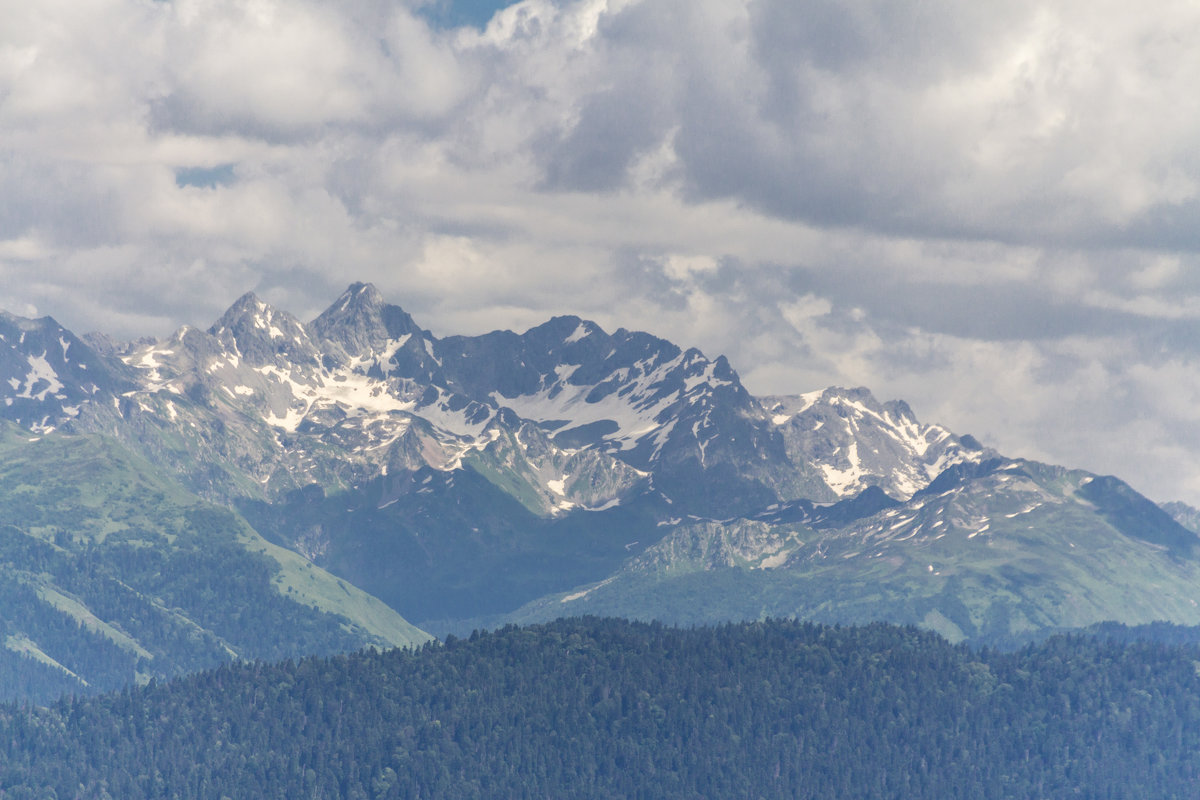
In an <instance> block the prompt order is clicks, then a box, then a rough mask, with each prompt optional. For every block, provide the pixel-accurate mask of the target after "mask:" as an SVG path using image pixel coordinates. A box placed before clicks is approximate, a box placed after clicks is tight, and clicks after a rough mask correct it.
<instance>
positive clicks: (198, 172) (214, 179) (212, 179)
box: [175, 164, 236, 189]
mask: <svg viewBox="0 0 1200 800" xmlns="http://www.w3.org/2000/svg"><path fill="white" fill-rule="evenodd" d="M233 166H234V165H233V164H218V165H217V166H215V167H179V168H178V169H176V170H175V185H176V186H196V187H198V188H201V189H215V188H216V187H218V186H228V185H229V184H231V183H233V182H234V180H235V179H236V176H235V175H234V174H233Z"/></svg>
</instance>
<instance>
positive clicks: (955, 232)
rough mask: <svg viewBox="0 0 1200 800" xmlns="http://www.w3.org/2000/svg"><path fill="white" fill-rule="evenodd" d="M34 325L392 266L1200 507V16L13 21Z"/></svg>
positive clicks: (412, 292) (289, 286)
mask: <svg viewBox="0 0 1200 800" xmlns="http://www.w3.org/2000/svg"><path fill="white" fill-rule="evenodd" d="M0 18H2V19H4V24H3V25H2V26H0V308H4V309H7V310H8V311H10V312H12V313H14V314H19V315H23V316H42V315H50V316H53V317H54V318H55V319H57V320H58V321H59V322H60V323H62V324H63V325H65V326H67V327H68V328H71V329H72V330H75V331H77V332H80V333H82V332H86V331H91V330H102V331H105V332H108V333H110V334H112V335H114V336H116V337H118V338H124V339H131V338H135V337H141V336H155V337H160V336H165V335H167V334H169V333H170V332H171V331H173V330H174V329H175V328H177V327H178V326H180V325H182V324H185V323H186V324H192V325H197V326H201V327H207V326H208V325H209V324H211V323H212V322H213V321H214V320H215V319H216V318H217V317H218V316H219V315H220V314H221V312H222V311H223V310H224V309H225V308H226V307H228V306H229V305H230V304H231V303H232V302H233V301H234V300H235V299H236V298H237V297H238V296H240V295H241V294H243V293H244V292H246V291H254V292H256V293H257V294H258V295H259V296H260V297H261V298H262V299H264V300H266V301H268V302H270V303H272V304H273V305H275V306H277V307H279V308H281V309H284V310H287V311H290V312H292V313H293V314H295V315H296V316H298V317H300V318H301V319H304V320H307V319H311V318H312V317H314V316H316V314H318V313H319V312H320V311H321V310H322V309H323V308H324V307H326V306H327V305H329V304H330V303H331V302H332V301H333V300H334V299H335V298H336V297H337V296H338V295H339V294H340V293H341V292H342V291H343V290H344V289H345V287H346V286H347V285H348V284H349V283H351V282H352V281H358V280H362V281H371V282H373V283H374V284H375V285H376V286H378V287H379V289H380V291H382V292H383V294H384V296H385V297H386V298H387V299H388V300H389V301H390V302H393V303H396V304H398V305H400V306H402V307H404V308H405V309H406V310H407V311H409V312H410V313H411V314H412V315H413V316H414V317H415V318H416V319H417V321H418V322H419V323H420V324H421V325H423V326H424V327H427V328H429V329H431V330H433V331H434V333H436V334H438V335H447V334H455V333H462V334H476V333H483V332H486V331H489V330H493V329H498V328H499V329H512V330H517V331H522V330H525V329H527V328H529V327H531V326H533V325H536V324H538V323H540V322H543V321H545V320H546V319H548V318H549V317H550V316H553V315H556V314H578V315H580V316H583V317H587V318H590V319H593V320H595V321H597V322H598V323H600V324H601V325H602V326H604V327H605V328H606V329H608V330H615V329H616V328H620V327H625V328H630V329H640V330H648V331H650V332H652V333H655V334H658V335H660V336H663V337H665V338H668V339H671V340H672V341H674V342H676V343H678V344H680V345H683V346H697V347H699V348H701V349H702V350H703V351H705V353H706V354H708V355H709V356H710V357H715V356H716V355H718V354H724V355H726V356H728V357H729V359H730V361H731V362H732V363H733V365H734V366H735V368H736V369H737V370H738V371H739V373H740V375H741V377H742V380H743V382H744V383H745V384H746V386H747V387H748V388H749V389H750V391H752V392H754V393H756V394H760V395H764V394H792V393H799V392H805V391H810V390H813V389H817V388H821V387H824V386H828V385H841V386H867V387H868V388H870V389H871V390H872V391H873V392H874V393H875V394H876V396H877V397H879V398H880V399H884V400H886V399H896V398H900V399H904V400H906V401H908V402H909V404H910V405H911V406H912V407H913V409H914V411H915V412H916V413H917V415H918V416H919V417H920V418H921V419H922V420H924V421H928V422H939V423H941V424H944V425H946V426H948V427H950V428H951V429H952V430H954V431H956V432H958V433H970V434H973V435H975V436H976V437H977V438H979V439H980V440H981V441H983V442H984V443H985V444H988V445H990V446H992V447H994V448H996V449H998V450H1000V451H1001V452H1002V453H1004V454H1006V455H1010V456H1014V457H1026V458H1033V459H1038V460H1042V461H1048V462H1051V463H1056V464H1063V465H1066V466H1069V467H1076V468H1083V469H1088V470H1091V471H1094V472H1099V473H1104V474H1117V475H1119V476H1120V477H1122V478H1124V479H1125V480H1127V481H1129V482H1130V483H1131V484H1132V485H1133V486H1134V487H1135V488H1137V489H1139V490H1140V491H1142V492H1144V493H1146V494H1147V495H1148V496H1150V497H1151V498H1152V499H1155V500H1158V501H1166V500H1176V499H1179V500H1184V501H1187V502H1190V503H1192V504H1193V505H1200V402H1198V401H1200V335H1198V334H1200V325H1198V323H1200V147H1198V146H1197V145H1198V143H1200V100H1197V99H1196V97H1197V94H1196V91H1195V87H1194V83H1195V76H1196V75H1198V74H1200V5H1198V4H1196V3H1195V2H1193V1H1192V0H1185V1H1184V2H1174V1H1173V0H1161V2H1158V3H1156V4H1155V7H1154V13H1147V10H1146V9H1145V8H1144V7H1143V6H1140V5H1138V4H1129V3H1125V2H1111V1H1109V0H1088V2H1082V1H1077V0H1058V2H1034V1H1031V2H1025V1H1024V0H1001V1H1000V2H994V3H963V2H958V0H953V1H951V0H522V2H518V3H515V4H512V5H507V6H506V5H505V4H504V3H501V2H453V0H433V2H407V3H406V2H396V0H392V1H391V2H383V1H382V0H380V1H377V0H339V2H323V1H322V0H286V1H285V0H159V1H154V0H39V2H36V3H30V2H25V1H22V2H16V0H0Z"/></svg>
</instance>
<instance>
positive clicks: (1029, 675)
mask: <svg viewBox="0 0 1200 800" xmlns="http://www.w3.org/2000/svg"><path fill="white" fill-rule="evenodd" d="M1197 657H1198V653H1197V651H1196V650H1195V649H1194V648H1191V647H1170V646H1167V645H1163V644H1157V643H1148V642H1132V643H1121V642H1116V641H1113V640H1102V639H1098V638H1085V637H1081V636H1068V637H1056V638H1054V639H1051V640H1048V641H1046V642H1042V643H1040V644H1037V645H1031V646H1028V647H1026V648H1024V649H1022V650H1019V651H1017V652H1008V653H1004V652H999V651H988V650H983V651H973V650H971V649H969V648H966V647H963V646H952V645H950V644H948V643H946V642H945V641H944V640H942V639H939V638H938V637H936V636H934V635H932V634H929V633H926V632H921V631H918V630H915V629H912V628H898V627H894V626H888V625H882V624H879V625H870V626H867V627H861V628H829V627H823V626H818V625H813V624H808V623H798V622H787V621H767V622H759V623H746V624H737V625H732V624H731V625H724V626H720V627H716V628H700V629H691V630H681V629H675V628H668V627H664V626H662V625H657V624H644V623H630V622H625V621H620V620H611V619H596V618H586V619H576V620H566V621H559V622H556V623H552V624H549V625H543V626H534V627H530V628H515V627H508V628H505V629H502V630H499V631H495V632H491V633H479V634H475V635H472V636H471V637H470V638H469V639H453V638H448V640H447V641H446V642H445V644H433V645H427V646H425V647H424V648H421V649H418V650H393V651H388V652H382V653H381V652H373V651H365V652H359V653H356V654H353V655H349V656H335V657H330V658H307V659H304V660H300V661H284V662H282V663H278V664H267V663H240V664H226V665H223V666H221V667H219V668H217V669H216V670H213V671H209V672H205V673H202V674H197V675H193V676H189V677H185V678H181V679H177V680H173V681H170V682H168V683H161V684H152V685H150V686H146V687H141V688H135V689H124V690H122V691H121V692H119V693H113V694H108V695H104V696H101V697H95V698H89V699H66V700H62V701H60V702H58V703H57V704H55V705H53V706H51V707H50V708H45V709H37V708H27V707H18V706H14V705H9V706H5V707H0V764H2V765H3V768H2V769H0V797H3V798H14V799H15V798H45V797H57V798H59V799H60V800H64V799H65V798H74V797H80V798H103V797H113V798H159V797H174V798H221V797H231V798H232V797H260V798H305V797H322V798H331V797H341V798H430V797H456V798H460V797H461V798H471V797H480V798H483V797H514V798H520V797H561V796H580V797H646V798H651V797H653V798H658V797H683V798H699V797H711V798H725V797H729V798H740V797H753V798H760V797H761V798H775V797H778V798H829V797H856V798H937V799H938V800H944V799H945V798H972V799H973V800H974V799H976V798H978V799H980V800H986V799H988V798H1034V797H1037V798H1041V797H1068V796H1079V797H1089V798H1145V797H1155V798H1170V797H1194V796H1195V795H1196V787H1197V786H1198V785H1200V677H1198V676H1197V666H1196V664H1197V661H1196V659H1197Z"/></svg>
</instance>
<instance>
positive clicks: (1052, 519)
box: [510, 459, 1200, 640]
mask: <svg viewBox="0 0 1200 800" xmlns="http://www.w3.org/2000/svg"><path fill="white" fill-rule="evenodd" d="M865 494H867V493H864V495H865ZM861 499H862V498H860V504H859V505H860V508H859V511H860V512H862V513H861V516H858V517H857V518H854V515H852V514H847V513H845V511H846V507H847V506H849V505H850V504H849V503H842V504H839V506H840V507H841V508H839V507H837V506H830V507H826V508H825V509H818V508H816V507H813V506H811V505H809V506H808V508H807V509H805V508H801V507H797V506H793V507H792V508H791V509H790V510H789V509H787V508H785V507H780V508H777V509H775V510H774V511H772V512H769V513H764V514H761V515H759V518H757V519H740V520H729V521H696V522H691V523H688V524H681V525H679V526H678V527H676V528H674V529H673V530H672V531H671V532H670V533H669V534H668V535H667V536H666V537H665V538H664V539H663V540H662V541H660V542H658V543H657V544H656V545H654V546H653V547H651V548H649V549H648V550H646V551H645V552H644V553H642V554H641V555H639V556H637V557H635V558H632V559H630V560H629V561H628V562H627V563H626V564H624V565H623V567H622V569H621V570H620V571H618V572H616V573H614V574H613V575H610V576H608V577H607V578H606V579H604V580H603V581H601V582H600V583H598V584H594V585H590V586H581V587H577V588H576V589H574V590H572V591H571V592H567V593H563V594H561V595H559V596H557V597H552V598H547V599H544V600H542V601H539V602H538V603H534V604H531V605H530V606H527V607H526V608H524V609H522V610H521V611H519V612H517V613H516V614H513V615H511V617H510V619H513V620H516V621H528V620H539V619H552V618H555V617H557V616H561V615H563V614H570V615H575V614H585V613H586V614H592V613H599V614H622V615H628V616H634V617H643V618H657V619H667V620H672V621H676V622H680V623H695V622H713V621H719V620H723V619H730V618H734V619H736V618H759V617H762V616H787V615H793V614H795V615H799V616H801V617H804V618H809V619H815V620H819V621H826V622H843V623H845V622H866V621H870V620H878V619H882V620H888V621H892V622H900V623H913V624H921V625H924V626H926V627H930V628H933V629H935V630H937V631H939V632H940V633H942V634H943V635H945V636H947V637H949V638H950V639H952V640H958V639H962V638H966V637H971V638H975V639H984V640H989V639H990V640H1000V639H1006V638H1010V637H1013V636H1018V637H1019V636H1020V635H1023V634H1030V633H1032V632H1034V631H1037V630H1042V629H1057V628H1078V627H1084V626H1087V625H1091V624H1093V623H1097V622H1100V621H1104V620H1116V619H1119V620H1122V621H1125V622H1128V623H1131V624H1136V623H1147V622H1151V621H1154V620H1164V619H1165V620H1173V621H1175V622H1179V623H1184V624H1193V625H1194V624H1198V623H1200V561H1198V560H1197V558H1196V555H1197V550H1198V549H1200V538H1198V537H1197V536H1196V534H1195V533H1193V532H1191V531H1188V530H1186V529H1185V528H1183V527H1182V526H1180V525H1179V524H1178V523H1176V522H1174V520H1172V519H1171V518H1170V517H1169V516H1168V515H1167V514H1166V513H1165V512H1163V511H1162V510H1161V509H1158V507H1157V506H1154V505H1153V504H1152V503H1149V501H1147V500H1145V498H1143V497H1141V496H1140V495H1138V494H1137V493H1136V492H1134V491H1133V490H1132V489H1130V488H1129V487H1128V485H1126V484H1124V483H1123V482H1121V481H1119V480H1117V479H1115V478H1111V477H1097V476H1093V475H1090V474H1088V473H1085V472H1081V471H1071V470H1065V469H1062V468H1058V467H1050V466H1046V465H1042V464H1037V463H1035V462H1028V461H1011V460H1004V459H995V460H992V461H989V462H985V463H984V464H982V465H979V466H978V467H974V468H971V469H964V468H962V467H957V468H952V469H951V470H948V471H947V472H945V473H943V475H942V476H941V477H940V478H939V479H938V480H936V481H934V482H933V484H932V485H931V486H930V487H927V488H926V489H925V490H922V491H920V492H918V493H916V494H915V495H914V496H913V497H912V498H911V499H910V500H909V501H908V502H906V503H878V502H874V503H871V502H867V503H862V502H861ZM838 511H841V512H842V513H840V514H839V513H837V512H838ZM831 518H832V519H831Z"/></svg>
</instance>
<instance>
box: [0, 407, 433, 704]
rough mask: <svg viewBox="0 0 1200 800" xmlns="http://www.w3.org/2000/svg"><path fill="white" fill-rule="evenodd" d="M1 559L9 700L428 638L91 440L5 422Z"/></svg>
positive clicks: (1, 679)
mask: <svg viewBox="0 0 1200 800" xmlns="http://www.w3.org/2000/svg"><path fill="white" fill-rule="evenodd" d="M0 565H2V569H0V644H3V646H4V647H3V649H2V650H0V687H4V689H3V693H4V696H5V697H13V696H16V695H14V694H12V692H13V691H14V689H13V687H16V686H20V685H22V684H24V685H27V686H28V688H29V691H21V692H19V693H18V694H19V695H20V696H24V697H33V698H42V699H49V698H50V697H52V696H54V695H55V694H57V693H59V692H60V691H89V692H90V691H98V690H104V689H111V688H115V687H119V686H121V685H122V684H124V683H126V682H129V681H133V680H138V681H144V680H148V679H149V678H152V677H157V678H165V677H170V676H173V675H177V674H181V673H183V672H186V671H192V670H195V669H199V668H203V667H207V666H211V665H214V664H216V663H219V662H220V661H223V660H228V659H230V658H240V659H256V658H269V659H278V658H284V657H295V656H300V655H306V654H309V653H315V652H324V653H332V652H339V651H345V650H354V649H357V648H360V647H362V646H364V645H368V644H373V645H378V646H394V645H411V644H418V643H420V642H423V641H425V640H427V639H428V636H427V635H426V634H424V633H423V632H421V631H419V630H417V629H416V628H414V627H413V626H411V625H409V624H408V623H407V622H405V621H404V619H402V618H401V617H400V616H399V615H398V614H397V613H396V612H394V611H393V610H391V609H390V608H388V607H387V606H385V605H384V604H383V603H381V602H380V601H379V600H377V599H375V598H373V597H371V596H369V595H367V594H366V593H364V592H363V591H362V590H360V589H358V588H357V587H354V586H351V585H349V584H346V583H345V582H344V581H340V580H338V579H337V578H335V577H334V576H332V575H330V574H328V573H327V572H325V571H324V570H322V569H320V568H318V567H316V566H314V565H313V564H312V563H310V562H308V561H306V560H305V559H303V558H302V557H301V556H299V555H297V554H296V553H294V552H291V551H289V550H285V549H283V548H280V547H278V546H276V545H273V544H271V543H269V542H267V541H265V540H264V539H262V537H260V536H259V535H258V534H257V533H256V532H255V531H254V530H253V529H252V528H251V527H250V526H249V525H247V524H246V522H245V521H244V520H243V519H241V518H240V517H239V516H237V515H236V514H235V513H233V512H231V511H229V510H228V509H224V508H221V507H219V506H215V505H212V504H210V503H205V502H203V501H201V500H200V499H199V498H197V497H195V496H194V495H192V494H190V493H189V492H187V491H186V490H184V489H183V488H182V487H180V486H179V485H178V484H176V483H174V482H173V481H170V480H168V479H166V478H164V477H163V476H162V475H161V474H159V473H158V471H157V470H155V469H154V468H153V467H152V466H151V465H150V464H149V463H148V462H146V461H145V460H143V459H141V458H140V457H138V456H135V455H133V454H131V453H129V452H128V451H126V450H125V449H124V448H123V447H122V446H121V445H120V444H119V443H117V442H116V441H114V440H112V439H109V438H105V437H100V436H96V435H67V434H61V433H51V434H46V435H43V436H30V435H29V434H28V433H27V432H25V431H23V430H22V429H20V428H17V427H16V426H12V425H11V424H4V427H3V428H2V429H0ZM19 675H24V676H25V677H23V678H18V677H17V676H19ZM38 687H41V688H40V689H38Z"/></svg>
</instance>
